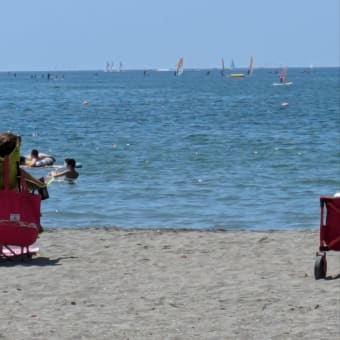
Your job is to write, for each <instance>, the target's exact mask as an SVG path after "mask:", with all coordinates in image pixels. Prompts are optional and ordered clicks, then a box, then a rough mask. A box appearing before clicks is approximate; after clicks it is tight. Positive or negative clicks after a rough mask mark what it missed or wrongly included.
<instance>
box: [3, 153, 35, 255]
mask: <svg viewBox="0 0 340 340" xmlns="http://www.w3.org/2000/svg"><path fill="white" fill-rule="evenodd" d="M3 164H4V171H3V174H4V189H2V190H0V258H1V259H5V260H7V259H9V258H13V257H20V258H21V259H23V258H24V256H27V257H31V256H32V255H33V254H36V252H37V251H38V248H36V247H31V245H32V244H33V243H34V242H35V241H36V239H37V238H38V234H39V230H40V228H41V227H40V203H41V197H40V195H39V194H37V195H36V194H33V193H31V192H29V191H28V188H27V184H26V181H25V179H24V178H23V176H20V181H19V185H18V188H14V189H10V188H9V160H8V156H5V157H4V162H3Z"/></svg>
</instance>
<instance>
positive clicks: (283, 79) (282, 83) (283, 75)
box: [273, 66, 293, 86]
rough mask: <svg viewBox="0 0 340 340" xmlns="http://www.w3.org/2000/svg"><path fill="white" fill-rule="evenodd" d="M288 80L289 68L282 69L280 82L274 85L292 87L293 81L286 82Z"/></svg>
mask: <svg viewBox="0 0 340 340" xmlns="http://www.w3.org/2000/svg"><path fill="white" fill-rule="evenodd" d="M286 79H287V66H284V67H283V68H282V71H281V72H280V73H279V82H278V83H273V85H274V86H289V85H292V84H293V82H292V81H288V82H287V81H286Z"/></svg>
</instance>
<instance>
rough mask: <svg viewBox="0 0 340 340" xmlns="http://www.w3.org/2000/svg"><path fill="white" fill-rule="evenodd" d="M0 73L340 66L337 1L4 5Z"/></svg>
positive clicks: (39, 0) (20, 0)
mask: <svg viewBox="0 0 340 340" xmlns="http://www.w3.org/2000/svg"><path fill="white" fill-rule="evenodd" d="M0 10H1V20H0V35H1V40H0V41H1V53H0V70H1V71H9V70H16V71H20V70H54V69H56V70H61V69H64V70H65V69H78V70H81V69H96V70H97V69H104V67H105V64H106V61H113V62H114V63H115V65H117V64H118V63H119V61H122V62H123V64H124V68H126V69H144V68H173V67H174V66H175V64H176V62H177V60H178V58H179V57H180V56H183V57H184V60H185V67H188V68H210V67H220V60H221V58H222V57H223V58H224V60H225V63H226V65H227V66H229V64H230V61H231V60H232V59H234V61H235V64H236V66H240V67H241V66H242V67H245V66H247V64H248V61H249V58H250V56H251V55H253V56H254V60H255V62H254V65H255V67H256V66H281V65H282V64H286V65H288V66H309V65H311V64H312V65H314V66H315V67H317V66H339V57H340V56H339V30H340V29H339V16H340V9H339V0H171V1H170V0H119V1H116V0H55V1H53V0H32V1H28V0H10V1H9V0H8V1H1V5H0Z"/></svg>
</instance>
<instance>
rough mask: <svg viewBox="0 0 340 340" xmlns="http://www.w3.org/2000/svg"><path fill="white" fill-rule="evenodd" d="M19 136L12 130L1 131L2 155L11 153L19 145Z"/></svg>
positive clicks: (0, 148) (0, 151)
mask: <svg viewBox="0 0 340 340" xmlns="http://www.w3.org/2000/svg"><path fill="white" fill-rule="evenodd" d="M18 141H19V139H18V136H17V135H15V134H13V133H11V132H0V157H5V156H7V155H9V154H10V153H11V152H12V151H13V150H14V149H15V147H16V146H17V145H18Z"/></svg>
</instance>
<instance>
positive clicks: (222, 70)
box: [221, 58, 225, 77]
mask: <svg viewBox="0 0 340 340" xmlns="http://www.w3.org/2000/svg"><path fill="white" fill-rule="evenodd" d="M221 62H222V68H221V76H222V77H224V75H225V74H224V59H223V58H222V60H221Z"/></svg>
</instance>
